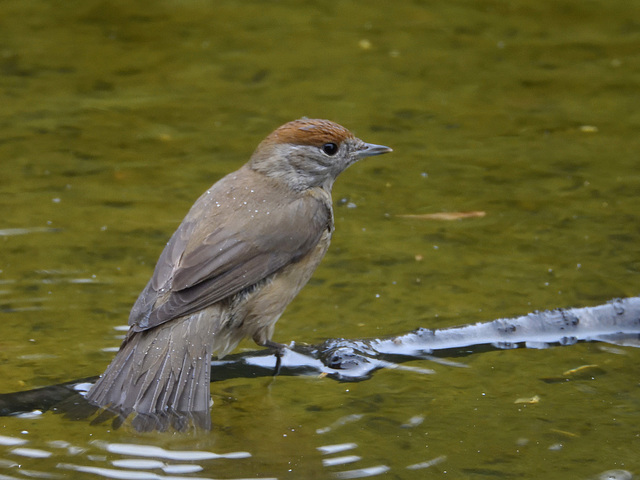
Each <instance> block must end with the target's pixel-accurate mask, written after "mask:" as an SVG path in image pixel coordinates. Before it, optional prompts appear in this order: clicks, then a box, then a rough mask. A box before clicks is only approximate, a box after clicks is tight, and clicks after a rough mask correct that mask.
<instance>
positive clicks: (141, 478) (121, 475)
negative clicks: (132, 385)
mask: <svg viewBox="0 0 640 480" xmlns="http://www.w3.org/2000/svg"><path fill="white" fill-rule="evenodd" d="M57 467H58V468H64V469H66V470H74V471H76V472H82V473H93V474H95V475H100V476H102V477H105V478H115V479H117V480H186V479H189V478H197V479H199V480H213V479H209V478H204V477H174V476H171V477H168V476H165V475H158V474H156V473H152V472H136V471H132V470H116V469H113V468H101V467H87V466H84V465H73V464H71V463H59V464H58V465H57ZM231 480H249V479H240V478H238V479H231ZM252 480H278V479H277V478H254V479H252Z"/></svg>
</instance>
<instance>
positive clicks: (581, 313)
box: [0, 297, 640, 418]
mask: <svg viewBox="0 0 640 480" xmlns="http://www.w3.org/2000/svg"><path fill="white" fill-rule="evenodd" d="M583 341H601V342H608V343H614V344H616V345H625V346H634V347H638V346H640V297H631V298H626V299H618V300H613V301H611V302H609V303H606V304H604V305H599V306H597V307H585V308H570V309H558V310H551V311H542V312H534V313H530V314H528V315H525V316H521V317H516V318H507V319H498V320H494V321H492V322H486V323H476V324H475V325H465V326H461V327H452V328H443V329H436V330H431V329H427V328H419V329H417V330H415V331H413V332H410V333H405V334H402V335H397V336H393V337H387V338H374V339H356V340H349V339H329V340H326V341H325V342H323V343H322V344H319V345H295V344H293V345H291V346H290V347H289V348H288V349H287V350H286V351H285V354H284V355H283V356H282V357H281V365H280V368H279V370H278V374H279V375H323V376H329V377H331V378H334V379H337V380H347V381H357V380H364V379H367V378H369V377H370V376H371V374H372V373H373V372H374V371H375V370H378V369H381V368H401V369H409V370H413V371H417V372H420V373H432V371H430V370H428V369H424V368H416V367H407V366H403V365H402V363H403V362H406V361H409V360H415V359H421V358H422V359H429V360H435V361H439V362H442V363H447V364H450V365H459V366H460V364H457V363H454V362H453V361H450V360H445V359H446V358H447V357H459V356H463V355H468V354H471V353H477V352H481V351H486V350H495V349H510V348H517V347H521V346H522V347H526V348H546V347H549V346H555V345H559V346H566V345H573V344H575V343H577V342H583ZM275 365H276V357H275V356H274V355H273V353H272V352H271V351H270V350H262V351H251V352H244V353H238V354H234V355H230V356H228V357H226V358H225V359H224V360H220V361H213V362H212V371H211V377H212V381H221V380H224V379H227V378H239V377H246V378H253V377H258V376H269V375H273V374H274V372H275V370H274V368H275ZM461 366H464V365H461ZM95 379H97V377H91V378H87V379H83V380H82V381H79V380H76V381H73V382H67V383H64V384H60V385H53V386H49V387H43V388H39V389H35V390H29V391H26V392H15V393H8V394H1V395H0V415H5V416H6V415H18V414H27V413H28V412H34V411H39V412H43V411H46V410H49V409H51V410H54V411H60V412H63V413H67V414H70V413H72V416H74V417H78V418H81V417H87V416H89V415H91V414H93V413H95V411H96V408H95V407H92V406H91V405H89V404H88V403H87V402H85V401H84V399H83V396H82V395H83V394H84V393H85V392H86V391H87V390H88V388H89V387H90V386H91V382H92V381H95Z"/></svg>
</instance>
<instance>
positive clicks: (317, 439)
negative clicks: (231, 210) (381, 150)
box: [0, 0, 640, 479]
mask: <svg viewBox="0 0 640 480" xmlns="http://www.w3.org/2000/svg"><path fill="white" fill-rule="evenodd" d="M639 18H640V5H639V4H637V3H636V2H627V1H606V2H605V1H590V2H570V1H558V2H529V1H521V2H502V1H488V2H464V1H453V2H440V3H436V2H419V1H414V2H408V1H407V2H405V1H400V2H387V3H384V2H356V1H345V2H315V3H314V2H299V1H279V2H237V1H227V0H223V1H218V2H205V1H193V2H179V1H159V2H149V1H142V2H124V1H94V0H85V1H82V2H80V1H66V2H44V1H38V0H16V1H14V0H4V1H3V2H1V3H0V95H1V100H0V126H1V129H0V164H1V165H2V177H1V178H2V179H1V180H0V212H1V216H0V245H1V252H2V253H1V256H0V393H8V392H14V391H19V390H28V389H32V388H37V387H40V386H46V385H51V384H54V383H58V382H64V381H68V380H73V379H76V378H83V377H87V376H91V375H95V374H98V373H100V372H102V371H103V369H104V368H105V367H106V365H107V364H108V363H109V361H110V360H111V358H112V357H113V355H114V349H116V348H117V346H118V344H119V341H120V340H119V339H120V338H121V336H122V335H123V331H122V329H118V328H117V327H121V326H123V325H125V324H126V321H127V317H128V311H129V309H130V308H131V306H132V304H133V302H134V300H135V298H136V297H137V295H138V293H139V292H140V291H141V289H142V288H143V286H144V285H145V283H146V282H147V280H148V278H149V277H150V275H151V272H152V270H153V266H154V264H155V261H156V259H157V257H158V255H159V254H160V252H161V250H162V248H163V246H164V244H165V242H166V241H167V240H168V238H169V236H170V235H171V233H172V232H173V230H174V229H175V228H176V227H177V225H178V224H179V222H180V220H181V219H182V217H183V216H184V215H185V214H186V212H187V210H188V209H189V207H190V205H191V204H192V203H193V201H195V199H196V198H197V197H198V196H199V195H200V194H201V193H202V192H203V191H204V190H205V189H206V188H208V187H209V186H210V185H211V184H212V183H213V182H215V181H216V180H217V179H219V178H221V177H222V176H223V175H224V174H225V173H228V172H230V171H232V170H234V169H236V168H238V167H239V166H240V165H242V164H243V163H244V162H245V161H246V160H247V159H248V158H249V156H250V155H251V153H252V151H253V149H254V148H255V146H256V145H257V144H258V143H259V142H260V140H262V138H264V137H265V136H266V135H267V134H268V133H269V132H271V131H272V130H273V129H275V128H276V127H277V126H279V125H280V124H282V123H284V122H286V121H289V120H292V119H295V118H299V117H301V116H309V117H320V118H329V119H331V120H334V121H337V122H339V123H341V124H343V125H345V126H346V127H347V128H350V129H351V130H352V131H354V133H355V134H356V135H358V136H359V137H361V138H363V139H364V140H366V141H369V142H373V143H379V144H384V145H389V146H391V147H392V148H393V149H394V153H392V154H391V155H385V156H382V157H373V158H370V159H367V160H366V161H364V162H361V163H360V164H357V165H355V166H353V167H351V168H350V169H349V170H348V171H347V172H345V173H344V174H343V175H342V176H341V177H340V178H339V179H338V181H337V183H336V186H335V188H334V203H335V214H336V215H335V216H336V233H335V235H334V240H333V243H332V246H331V249H330V250H329V253H328V255H327V257H326V258H325V260H324V262H323V263H322V265H321V266H320V268H319V269H318V271H317V272H316V274H315V276H314V278H313V279H312V280H311V282H310V284H309V285H308V286H307V287H306V288H305V289H304V290H303V291H302V293H301V294H300V295H299V296H298V298H297V299H296V300H295V301H294V303H292V304H291V306H290V307H289V308H288V309H287V311H286V312H285V314H284V316H283V317H282V318H281V320H280V321H279V323H278V326H277V328H276V334H275V337H274V340H276V341H280V342H289V341H292V340H293V341H296V342H310V343H313V342H319V341H321V340H323V339H325V338H330V337H348V338H351V337H374V336H379V335H387V334H398V333H402V332H405V331H408V330H411V329H414V328H416V327H419V326H422V327H429V328H440V327H446V326H452V325H458V324H464V323H469V322H477V321H485V320H487V321H488V320H492V319H494V318H499V317H506V316H514V315H521V314H525V313H527V312H529V311H532V310H541V309H548V308H555V307H567V306H590V305H597V304H601V303H604V302H605V301H607V300H609V299H611V298H614V297H626V296H633V295H637V294H638V293H639V290H640V198H639V197H640V173H639V172H640V168H639V166H640V154H639V152H640V135H638V132H639V131H640V23H639V22H638V19H639ZM438 212H449V213H456V212H484V216H475V217H473V216H472V217H471V218H466V219H461V220H432V219H431V220H430V219H421V218H407V217H404V215H422V214H430V213H438ZM241 348H244V349H253V348H257V347H255V345H253V344H252V343H250V342H246V343H244V344H242V345H241ZM454 360H455V361H457V362H460V363H462V364H464V365H466V367H468V368H460V367H456V366H453V365H444V364H434V363H433V362H429V361H426V360H420V361H414V362H410V363H409V364H408V365H409V366H415V367H421V368H431V369H433V370H435V372H436V373H435V374H433V375H425V374H422V373H419V372H418V371H410V370H397V369H396V370H393V369H392V370H383V371H379V372H377V373H376V374H375V375H374V376H373V377H372V378H371V379H369V380H367V381H363V382H359V383H340V382H336V381H334V380H331V379H329V378H317V377H278V378H275V379H270V378H268V379H265V378H259V379H247V378H235V379H229V380H223V381H219V382H216V383H214V384H213V385H212V395H213V398H214V402H215V405H214V407H213V410H212V417H213V423H214V429H213V430H212V431H211V432H209V433H207V432H200V433H189V434H171V433H164V434H159V433H154V434H139V433H136V432H133V431H131V430H127V429H119V430H113V429H112V428H111V427H110V425H109V424H100V425H90V424H89V423H88V422H86V421H71V420H68V419H66V418H64V417H63V416H62V415H56V414H54V413H51V412H47V413H44V414H42V415H36V416H34V417H29V418H17V417H2V418H0V477H1V478H25V477H34V476H43V477H45V478H99V477H103V478H164V477H171V478H176V477H179V478H221V479H237V478H279V479H282V478H295V479H312V478H362V477H367V476H369V477H378V476H379V477H382V478H399V479H410V478H456V479H457V478H465V479H466V478H469V479H485V478H522V479H540V478H546V479H567V478H576V479H582V478H585V479H587V478H598V476H599V475H603V474H604V473H603V472H610V471H611V470H620V471H618V472H616V473H615V475H618V477H614V478H625V477H624V475H631V474H634V475H636V476H638V475H640V456H639V455H638V452H639V451H640V381H639V378H640V375H639V373H640V369H639V367H638V363H639V360H640V351H638V350H637V349H635V348H632V347H619V346H611V345H606V344H599V343H589V344H578V345H573V346H570V347H562V348H559V347H558V348H551V349H547V350H524V349H520V350H508V351H497V352H485V353H477V354H472V355H469V356H466V357H463V358H459V359H454ZM580 367H582V368H580ZM121 444H124V446H122V445H121ZM132 445H138V446H140V447H142V446H144V447H145V448H142V449H141V450H139V449H135V448H134V447H133V446H132ZM336 445H337V446H336ZM157 447H160V448H162V449H164V450H159V449H158V448H157ZM167 452H169V453H167ZM176 452H177V453H176ZM202 452H209V453H202ZM211 452H213V453H216V454H229V453H231V454H232V455H227V456H222V457H215V456H213V455H211ZM234 452H236V453H237V452H246V453H242V454H240V453H237V454H235V455H233V453H234ZM141 459H145V460H146V461H142V460H141ZM625 472H626V473H625ZM629 472H630V473H629ZM607 475H614V473H611V472H610V473H608V474H607ZM603 478H609V477H603ZM626 478H630V477H626Z"/></svg>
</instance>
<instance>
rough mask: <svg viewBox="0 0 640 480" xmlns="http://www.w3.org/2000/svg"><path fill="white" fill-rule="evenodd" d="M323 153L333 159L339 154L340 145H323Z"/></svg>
mask: <svg viewBox="0 0 640 480" xmlns="http://www.w3.org/2000/svg"><path fill="white" fill-rule="evenodd" d="M322 151H323V152H324V153H326V154H327V155H329V156H330V157H333V156H334V155H335V154H336V153H338V145H336V144H335V143H325V144H324V145H322Z"/></svg>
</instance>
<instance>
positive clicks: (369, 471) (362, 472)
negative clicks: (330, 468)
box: [333, 465, 391, 478]
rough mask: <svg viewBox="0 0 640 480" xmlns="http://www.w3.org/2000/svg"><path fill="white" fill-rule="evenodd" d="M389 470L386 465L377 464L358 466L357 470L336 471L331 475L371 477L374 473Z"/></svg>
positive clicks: (339, 476) (378, 473)
mask: <svg viewBox="0 0 640 480" xmlns="http://www.w3.org/2000/svg"><path fill="white" fill-rule="evenodd" d="M389 470H391V468H389V467H388V466H386V465H377V466H375V467H369V468H358V469H357V470H346V471H344V472H336V473H334V474H333V475H334V476H335V477H336V478H364V477H373V476H375V475H381V474H383V473H386V472H388V471H389Z"/></svg>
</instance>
